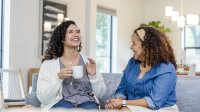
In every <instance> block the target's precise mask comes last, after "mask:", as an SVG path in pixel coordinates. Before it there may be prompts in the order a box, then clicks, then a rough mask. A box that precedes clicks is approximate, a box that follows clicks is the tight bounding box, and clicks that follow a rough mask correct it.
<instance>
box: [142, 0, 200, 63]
mask: <svg viewBox="0 0 200 112" xmlns="http://www.w3.org/2000/svg"><path fill="white" fill-rule="evenodd" d="M199 4H200V1H199V0H183V15H186V14H188V13H193V14H200V7H199ZM165 6H173V7H174V10H177V11H179V12H180V10H181V0H145V8H146V9H145V22H146V23H147V22H149V21H152V20H161V22H162V23H163V24H164V25H165V26H166V27H169V28H171V30H172V32H171V33H170V34H169V36H170V40H171V41H172V46H173V48H174V52H175V55H176V59H177V63H178V64H180V61H181V59H182V60H185V59H184V58H185V56H184V51H183V49H182V48H181V46H182V34H181V30H180V29H178V28H177V27H176V24H175V23H171V22H168V21H167V19H165V18H164V11H165V9H164V8H165ZM183 63H184V62H183Z"/></svg>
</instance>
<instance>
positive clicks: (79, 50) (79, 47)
mask: <svg viewBox="0 0 200 112" xmlns="http://www.w3.org/2000/svg"><path fill="white" fill-rule="evenodd" d="M81 44H82V42H81V43H80V45H79V46H78V49H77V51H78V52H81V49H82V45H81Z"/></svg>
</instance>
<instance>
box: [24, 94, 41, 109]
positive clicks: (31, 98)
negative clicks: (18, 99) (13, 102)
mask: <svg viewBox="0 0 200 112" xmlns="http://www.w3.org/2000/svg"><path fill="white" fill-rule="evenodd" d="M25 102H26V104H27V105H32V106H34V107H40V104H41V103H40V101H39V100H38V98H37V95H36V92H32V93H31V94H28V95H26V98H25Z"/></svg>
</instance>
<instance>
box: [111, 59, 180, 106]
mask: <svg viewBox="0 0 200 112" xmlns="http://www.w3.org/2000/svg"><path fill="white" fill-rule="evenodd" d="M139 64H140V63H139V62H138V61H137V60H135V59H133V58H131V59H130V60H129V62H128V65H127V67H126V68H125V70H124V74H123V77H122V79H121V82H120V85H119V87H118V88H117V90H116V92H115V97H122V98H123V99H126V100H136V99H141V98H145V99H146V101H147V104H148V106H149V107H150V108H151V109H153V110H157V109H159V108H164V107H170V106H173V105H174V104H176V81H177V76H176V71H175V67H174V65H173V64H172V63H170V62H169V63H168V64H166V63H161V64H160V65H154V66H152V68H151V69H150V70H149V71H147V72H146V73H145V75H144V76H143V78H141V79H138V76H139V74H140V72H141V70H140V67H139V66H140V65H139Z"/></svg>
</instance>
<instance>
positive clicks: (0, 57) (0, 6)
mask: <svg viewBox="0 0 200 112" xmlns="http://www.w3.org/2000/svg"><path fill="white" fill-rule="evenodd" d="M2 15H3V0H1V1H0V25H1V26H0V68H2V64H3V53H2V51H3V50H2V49H3V35H2V29H3V28H2V27H3V24H2V23H3V18H2V17H3V16H2Z"/></svg>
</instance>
